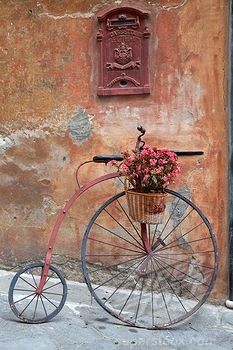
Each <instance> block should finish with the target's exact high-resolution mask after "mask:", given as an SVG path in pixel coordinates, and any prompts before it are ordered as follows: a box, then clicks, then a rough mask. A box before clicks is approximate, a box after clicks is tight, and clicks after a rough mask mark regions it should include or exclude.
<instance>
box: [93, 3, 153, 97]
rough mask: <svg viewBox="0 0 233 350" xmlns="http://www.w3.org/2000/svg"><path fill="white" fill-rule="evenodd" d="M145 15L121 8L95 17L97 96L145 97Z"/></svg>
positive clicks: (146, 74) (146, 58)
mask: <svg viewBox="0 0 233 350" xmlns="http://www.w3.org/2000/svg"><path fill="white" fill-rule="evenodd" d="M148 17H149V14H148V12H144V11H141V10H138V9H134V8H130V7H122V8H116V9H112V10H110V11H108V12H106V13H105V14H103V15H102V16H98V21H99V26H100V28H99V30H98V32H97V41H98V45H99V84H98V90H97V92H98V95H129V94H149V93H150V86H149V74H148V59H149V57H148V54H149V53H148V51H149V50H148V46H149V37H150V32H149V29H148V25H147V21H148Z"/></svg>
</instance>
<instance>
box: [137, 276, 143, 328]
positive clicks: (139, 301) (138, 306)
mask: <svg viewBox="0 0 233 350" xmlns="http://www.w3.org/2000/svg"><path fill="white" fill-rule="evenodd" d="M144 282H145V277H142V288H141V291H140V296H139V300H138V305H137V311H136V315H135V323H136V322H137V318H138V311H139V308H140V304H141V299H142V291H143V287H144Z"/></svg>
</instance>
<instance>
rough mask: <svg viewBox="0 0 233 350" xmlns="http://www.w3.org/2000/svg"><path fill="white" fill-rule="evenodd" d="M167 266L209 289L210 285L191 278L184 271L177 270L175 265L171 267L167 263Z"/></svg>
mask: <svg viewBox="0 0 233 350" xmlns="http://www.w3.org/2000/svg"><path fill="white" fill-rule="evenodd" d="M158 257H159V256H158ZM155 259H156V256H155ZM166 265H168V266H169V267H171V268H172V269H173V270H176V271H177V272H180V273H182V274H183V275H184V276H187V277H190V278H191V279H193V280H194V281H197V282H198V283H201V284H203V285H204V286H207V287H209V285H208V284H206V283H204V282H201V281H199V280H198V279H197V278H194V277H193V276H190V275H189V274H187V273H185V272H183V271H181V270H179V269H177V268H176V267H174V266H173V265H169V264H167V263H166Z"/></svg>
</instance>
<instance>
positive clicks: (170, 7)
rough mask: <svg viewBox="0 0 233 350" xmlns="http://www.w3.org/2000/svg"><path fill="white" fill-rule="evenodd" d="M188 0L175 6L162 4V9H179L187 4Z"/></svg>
mask: <svg viewBox="0 0 233 350" xmlns="http://www.w3.org/2000/svg"><path fill="white" fill-rule="evenodd" d="M187 2H188V0H182V1H181V3H180V4H178V5H174V6H169V5H167V6H161V7H160V9H162V10H165V11H170V10H177V9H180V8H181V7H183V6H185V5H186V4H187Z"/></svg>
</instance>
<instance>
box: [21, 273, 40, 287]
mask: <svg viewBox="0 0 233 350" xmlns="http://www.w3.org/2000/svg"><path fill="white" fill-rule="evenodd" d="M19 278H20V279H21V280H23V281H24V282H25V283H27V284H29V286H31V287H32V288H33V289H36V287H35V286H33V285H32V284H31V283H29V282H28V281H27V280H25V279H24V278H23V277H22V276H20V277H19Z"/></svg>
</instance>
